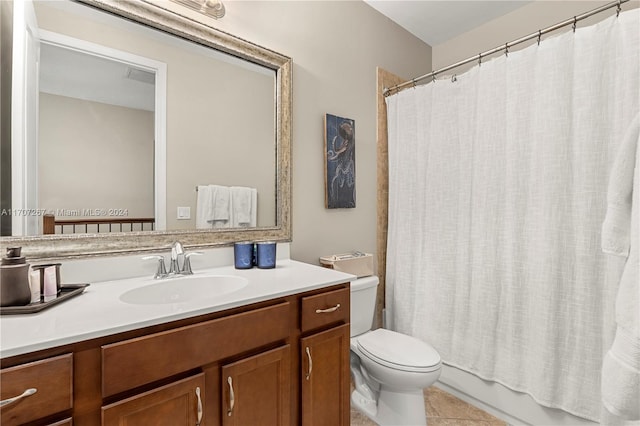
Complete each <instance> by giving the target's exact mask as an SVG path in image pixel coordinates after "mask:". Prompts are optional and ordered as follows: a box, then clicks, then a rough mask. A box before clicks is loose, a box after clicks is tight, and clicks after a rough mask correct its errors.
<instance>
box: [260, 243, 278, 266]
mask: <svg viewBox="0 0 640 426" xmlns="http://www.w3.org/2000/svg"><path fill="white" fill-rule="evenodd" d="M256 265H258V268H260V269H270V268H275V267H276V243H272V242H263V243H256Z"/></svg>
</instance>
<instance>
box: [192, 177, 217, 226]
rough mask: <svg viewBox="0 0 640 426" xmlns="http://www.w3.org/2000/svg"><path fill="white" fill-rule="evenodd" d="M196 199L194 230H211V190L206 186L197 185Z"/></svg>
mask: <svg viewBox="0 0 640 426" xmlns="http://www.w3.org/2000/svg"><path fill="white" fill-rule="evenodd" d="M197 191H198V194H197V197H196V229H208V228H211V222H209V220H210V219H211V217H212V215H213V211H212V206H213V190H212V188H210V187H209V186H208V185H198V187H197Z"/></svg>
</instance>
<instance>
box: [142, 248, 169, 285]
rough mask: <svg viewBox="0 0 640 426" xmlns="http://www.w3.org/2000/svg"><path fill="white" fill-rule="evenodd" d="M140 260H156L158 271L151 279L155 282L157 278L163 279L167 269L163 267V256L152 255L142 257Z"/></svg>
mask: <svg viewBox="0 0 640 426" xmlns="http://www.w3.org/2000/svg"><path fill="white" fill-rule="evenodd" d="M142 260H157V261H158V269H157V271H156V273H155V275H154V276H153V279H155V280H157V279H158V278H164V277H166V276H167V268H166V267H165V266H164V256H161V255H159V254H154V255H151V256H144V257H143V258H142Z"/></svg>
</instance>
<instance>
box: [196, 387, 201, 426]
mask: <svg viewBox="0 0 640 426" xmlns="http://www.w3.org/2000/svg"><path fill="white" fill-rule="evenodd" d="M196 398H198V421H197V423H196V426H200V423H202V398H201V397H200V386H198V387H196Z"/></svg>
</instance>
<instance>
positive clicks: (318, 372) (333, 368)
mask: <svg viewBox="0 0 640 426" xmlns="http://www.w3.org/2000/svg"><path fill="white" fill-rule="evenodd" d="M349 295H350V290H349V288H343V289H339V290H335V291H331V292H325V293H321V294H318V295H313V296H308V297H303V298H302V336H303V337H302V338H301V339H300V356H301V360H302V362H301V366H302V389H301V393H302V395H301V403H302V410H301V417H302V419H301V420H302V421H301V424H302V425H304V426H311V425H336V426H338V425H342V426H348V425H349V421H350V400H349V390H350V372H349V338H350V328H349V311H350V305H349V300H350V298H349Z"/></svg>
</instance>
